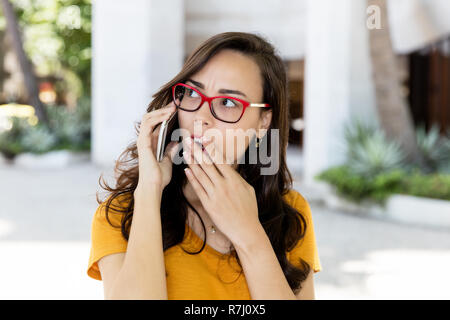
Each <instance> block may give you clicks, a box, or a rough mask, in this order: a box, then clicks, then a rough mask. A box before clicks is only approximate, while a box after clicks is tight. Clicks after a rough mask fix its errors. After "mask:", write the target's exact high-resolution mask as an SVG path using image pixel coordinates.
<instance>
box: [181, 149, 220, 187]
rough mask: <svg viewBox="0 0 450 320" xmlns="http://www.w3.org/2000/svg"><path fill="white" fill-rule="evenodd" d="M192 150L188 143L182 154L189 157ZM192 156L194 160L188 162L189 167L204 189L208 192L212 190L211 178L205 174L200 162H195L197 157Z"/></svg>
mask: <svg viewBox="0 0 450 320" xmlns="http://www.w3.org/2000/svg"><path fill="white" fill-rule="evenodd" d="M200 150H201V148H200ZM193 152H194V151H193V149H192V147H191V146H190V145H189V143H188V145H187V146H186V150H185V151H184V153H183V154H184V155H185V156H188V157H189V156H190V155H192V154H193ZM197 152H198V151H197ZM193 157H194V160H195V162H194V163H191V164H189V168H190V169H191V170H192V173H193V174H194V176H195V177H196V178H197V180H198V182H199V183H200V184H201V185H202V187H203V188H204V190H205V191H206V192H207V193H208V194H209V193H210V192H211V191H212V190H213V188H214V184H213V182H212V181H211V178H210V177H209V176H208V175H207V174H206V172H205V171H204V169H203V168H202V167H201V164H199V163H197V162H198V160H197V159H198V158H197V159H196V156H193ZM197 157H198V156H197Z"/></svg>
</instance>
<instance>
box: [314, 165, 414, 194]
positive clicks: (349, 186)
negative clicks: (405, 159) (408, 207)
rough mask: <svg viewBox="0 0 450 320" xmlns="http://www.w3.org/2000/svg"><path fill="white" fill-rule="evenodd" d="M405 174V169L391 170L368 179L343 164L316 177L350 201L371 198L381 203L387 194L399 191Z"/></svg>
mask: <svg viewBox="0 0 450 320" xmlns="http://www.w3.org/2000/svg"><path fill="white" fill-rule="evenodd" d="M405 176H406V172H405V171H403V170H393V171H390V172H387V173H381V174H378V175H375V176H374V177H372V178H369V179H368V178H366V177H364V176H361V175H360V174H357V173H355V172H354V171H353V170H352V168H350V167H349V166H346V165H343V166H337V167H333V168H330V169H328V170H325V171H324V172H322V173H321V174H320V175H318V176H317V179H319V180H322V181H325V182H328V183H329V184H331V185H333V186H334V187H335V188H336V191H337V192H338V194H339V195H341V196H343V197H344V198H346V199H349V200H351V201H354V202H361V201H362V200H366V199H371V200H373V201H375V202H379V203H383V201H384V200H385V199H386V198H387V197H388V196H389V195H391V194H393V193H398V192H401V190H402V183H403V179H404V177H405Z"/></svg>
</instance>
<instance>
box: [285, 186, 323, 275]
mask: <svg viewBox="0 0 450 320" xmlns="http://www.w3.org/2000/svg"><path fill="white" fill-rule="evenodd" d="M292 192H294V193H295V200H294V203H293V207H294V208H295V209H296V210H297V211H298V212H300V214H302V215H303V217H304V218H305V220H306V232H305V235H304V237H303V238H302V239H301V240H299V241H298V243H297V244H296V246H295V247H294V249H292V250H291V251H290V252H288V253H287V258H288V260H289V261H290V262H291V263H292V264H293V265H294V266H296V267H300V266H301V263H300V258H302V259H303V260H305V261H306V262H307V263H308V264H309V266H310V267H311V269H312V270H313V271H314V272H315V273H316V272H319V271H321V270H322V266H321V264H320V259H319V253H318V249H317V243H316V236H315V233H314V223H313V219H312V215H311V208H310V207H309V204H308V202H307V201H306V199H305V198H303V196H302V195H301V194H300V193H298V192H297V191H295V190H292Z"/></svg>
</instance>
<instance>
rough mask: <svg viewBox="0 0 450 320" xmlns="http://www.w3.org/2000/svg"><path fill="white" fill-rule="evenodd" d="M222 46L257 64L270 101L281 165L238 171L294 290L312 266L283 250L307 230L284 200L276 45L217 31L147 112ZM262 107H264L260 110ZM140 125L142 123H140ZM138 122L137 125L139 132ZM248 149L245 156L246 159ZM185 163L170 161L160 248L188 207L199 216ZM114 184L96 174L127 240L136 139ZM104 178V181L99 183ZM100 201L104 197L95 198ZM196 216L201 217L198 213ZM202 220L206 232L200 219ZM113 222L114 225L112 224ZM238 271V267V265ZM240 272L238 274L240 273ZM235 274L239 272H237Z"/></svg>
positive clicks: (283, 86) (284, 103)
mask: <svg viewBox="0 0 450 320" xmlns="http://www.w3.org/2000/svg"><path fill="white" fill-rule="evenodd" d="M223 49H232V50H237V51H238V52H241V53H243V54H245V55H247V56H249V57H250V58H252V59H254V61H255V62H256V63H257V64H258V66H259V68H260V72H261V77H262V79H263V95H264V96H263V101H264V102H265V103H269V104H270V105H271V106H272V120H271V124H270V127H269V130H267V134H266V135H265V137H264V138H263V139H267V141H265V143H267V146H268V150H271V147H270V142H271V129H279V139H280V141H279V150H277V151H278V154H279V170H278V171H277V173H276V174H274V175H261V174H260V170H261V168H262V167H263V165H262V164H261V163H260V162H259V160H258V163H256V164H248V162H247V161H246V162H245V164H239V166H238V168H237V170H238V172H239V173H240V174H241V176H242V177H243V178H244V179H245V180H246V181H247V182H248V183H249V184H250V185H252V186H253V188H254V189H255V193H256V197H257V203H258V211H259V212H258V215H259V220H260V222H261V224H262V226H263V227H264V230H265V231H266V233H267V235H268V237H269V239H270V241H271V244H272V247H273V249H274V252H275V253H276V256H277V258H278V261H279V263H280V266H281V268H282V270H283V272H284V275H285V276H286V279H287V281H288V283H289V285H290V287H291V288H292V289H293V290H294V292H297V291H298V290H300V288H301V282H302V281H304V280H305V279H306V277H307V275H308V273H309V271H310V266H309V265H308V263H306V261H304V260H303V259H300V261H299V262H298V263H299V265H300V267H296V266H294V265H293V264H291V263H290V262H289V261H288V259H287V256H286V253H287V252H288V251H290V250H292V249H293V248H294V247H295V245H296V244H297V243H298V241H300V240H301V239H302V238H303V237H304V235H305V232H306V227H307V226H306V219H305V218H304V217H303V215H302V214H301V213H300V212H298V211H297V210H295V209H294V208H293V207H291V206H290V205H289V204H287V203H286V201H285V200H284V199H283V195H285V194H287V193H288V192H289V190H290V189H291V188H292V177H291V174H290V172H289V170H288V168H287V165H286V147H287V142H288V133H289V111H288V94H287V77H286V71H285V68H284V65H283V62H282V60H281V58H280V57H279V55H278V54H277V53H276V52H275V49H274V47H273V46H272V45H271V44H270V43H268V42H267V41H266V40H265V39H263V38H262V37H260V36H258V35H255V34H250V33H243V32H225V33H221V34H218V35H216V36H214V37H212V38H210V39H208V40H207V41H206V42H204V43H203V44H202V45H201V46H200V47H198V48H197V50H195V52H194V53H192V54H191V55H190V56H189V57H188V59H187V60H186V62H185V64H184V66H183V68H182V70H181V71H180V73H178V74H177V75H176V76H175V77H174V78H173V79H172V80H171V81H169V82H168V83H166V84H165V85H164V86H163V87H161V89H160V90H159V91H158V92H157V93H156V94H154V95H153V98H154V99H153V100H152V102H151V103H150V104H149V106H148V107H147V112H150V111H152V110H156V109H159V108H162V107H163V106H165V105H167V104H168V103H170V102H171V101H172V95H171V88H172V86H173V85H174V84H176V83H179V82H184V81H186V80H187V79H189V78H190V77H191V76H192V75H193V74H195V73H196V72H197V71H199V70H200V69H201V68H202V67H203V66H204V65H205V64H206V63H207V62H208V60H209V59H210V58H211V57H212V56H214V55H215V54H216V53H218V52H219V51H220V50H223ZM263 112H264V111H263ZM139 126H140V123H139ZM139 126H137V127H135V129H136V132H137V133H138V130H139ZM177 128H178V121H174V126H173V127H172V128H170V129H169V132H168V134H167V139H168V141H166V142H169V139H170V136H171V131H173V130H175V129H177ZM248 152H249V150H248V149H247V151H246V158H248ZM184 167H185V164H180V165H177V164H174V165H173V168H172V179H171V181H170V182H169V184H168V185H167V186H166V188H165V189H164V191H163V194H162V199H161V224H162V231H163V247H164V250H167V249H168V248H170V247H172V246H174V245H177V244H179V243H181V242H182V241H183V239H184V236H185V223H186V218H187V207H188V206H189V207H191V209H192V210H193V211H194V212H195V213H196V214H197V215H198V213H197V212H196V211H195V209H194V208H193V207H192V206H191V204H190V203H189V202H188V201H187V200H186V198H185V197H184V194H183V187H184V186H185V184H186V183H187V179H186V176H185V174H184V171H183V169H184ZM115 173H116V180H117V181H116V187H110V186H108V185H107V183H106V182H105V181H104V179H103V177H102V176H100V179H99V184H100V186H101V187H102V188H103V189H105V190H107V191H108V192H109V197H108V199H107V201H106V204H105V206H106V217H107V219H108V221H109V223H110V224H111V222H110V220H109V217H108V212H109V209H111V210H113V211H115V212H116V213H119V214H121V215H122V219H121V225H120V226H116V227H120V228H121V231H122V235H123V237H124V238H125V239H126V240H127V241H128V237H129V232H130V226H131V221H132V218H133V207H134V199H133V192H134V190H135V189H136V186H137V183H138V175H139V172H138V154H137V147H136V142H133V143H131V144H130V145H129V146H128V147H127V148H126V150H125V151H124V152H122V154H121V155H120V156H119V159H118V160H117V162H116V166H115ZM102 181H103V185H102ZM116 198H117V200H118V201H119V203H121V204H122V205H119V207H115V206H111V202H112V201H113V200H114V199H116ZM97 202H98V203H99V204H101V203H102V202H103V201H101V200H99V199H98V195H97ZM198 217H199V218H200V216H199V215H198ZM200 221H201V222H202V225H203V230H204V231H205V226H204V224H203V221H202V219H201V218H200ZM111 225H112V224H111ZM206 234H207V233H206V231H205V232H204V235H205V239H204V241H203V245H202V247H201V248H200V249H199V251H197V252H187V251H186V250H185V252H187V253H189V254H198V253H200V252H201V251H202V250H203V248H204V247H205V244H206ZM230 249H231V253H232V254H231V255H230V256H232V257H234V258H236V259H237V262H238V263H239V265H240V262H239V257H238V256H237V254H236V251H235V250H233V248H230ZM241 273H242V268H241ZM241 273H240V274H241ZM240 274H239V275H240Z"/></svg>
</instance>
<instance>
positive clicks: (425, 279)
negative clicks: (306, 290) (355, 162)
mask: <svg viewBox="0 0 450 320" xmlns="http://www.w3.org/2000/svg"><path fill="white" fill-rule="evenodd" d="M101 172H105V173H106V177H107V178H108V177H109V178H108V179H110V178H111V174H112V173H111V171H108V170H105V169H101V168H97V167H95V166H93V165H91V164H83V165H77V166H73V167H71V168H70V169H54V170H43V169H41V170H24V169H17V168H8V167H5V166H4V165H3V166H1V165H0V203H1V205H0V253H1V255H2V263H1V264H0V284H1V285H0V299H102V298H103V291H102V290H103V289H102V285H101V282H99V281H96V280H92V279H90V278H89V277H87V275H86V267H87V260H88V255H89V245H90V244H89V240H90V224H91V217H92V214H93V212H94V211H95V208H96V207H97V203H96V202H95V193H96V191H97V190H100V189H99V187H98V178H99V175H100V173H101ZM109 181H111V180H109ZM312 212H313V219H314V224H315V230H316V236H317V242H318V246H319V255H320V258H321V262H322V266H323V271H322V272H320V273H318V274H316V280H315V283H316V295H317V298H318V299H432V298H436V299H449V298H450V291H449V290H448V287H449V285H450V274H449V273H448V270H449V269H450V234H449V233H445V232H442V231H438V230H432V229H425V228H418V227H410V226H404V225H400V224H393V223H391V222H384V221H379V220H370V219H367V218H360V217H358V216H357V215H349V214H345V213H341V212H330V211H329V210H327V209H324V208H321V207H316V206H314V205H312Z"/></svg>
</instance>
